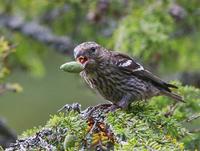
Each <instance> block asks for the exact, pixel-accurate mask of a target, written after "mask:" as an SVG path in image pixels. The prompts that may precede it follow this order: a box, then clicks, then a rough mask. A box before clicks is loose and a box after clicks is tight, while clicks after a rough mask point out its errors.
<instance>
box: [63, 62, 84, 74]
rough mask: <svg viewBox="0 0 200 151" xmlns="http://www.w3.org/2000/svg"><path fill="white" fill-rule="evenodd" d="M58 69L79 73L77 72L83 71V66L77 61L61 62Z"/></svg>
mask: <svg viewBox="0 0 200 151" xmlns="http://www.w3.org/2000/svg"><path fill="white" fill-rule="evenodd" d="M60 69H61V70H63V71H65V72H71V73H79V72H81V71H83V69H84V67H83V66H82V65H81V64H80V63H78V62H75V61H71V62H67V63H65V64H62V65H61V66H60Z"/></svg>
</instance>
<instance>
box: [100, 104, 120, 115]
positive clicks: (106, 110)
mask: <svg viewBox="0 0 200 151" xmlns="http://www.w3.org/2000/svg"><path fill="white" fill-rule="evenodd" d="M121 108H122V107H120V106H118V105H116V104H112V105H111V106H110V107H108V108H107V109H105V111H104V112H105V113H108V112H114V111H116V110H117V109H121Z"/></svg>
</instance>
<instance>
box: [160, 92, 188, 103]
mask: <svg viewBox="0 0 200 151" xmlns="http://www.w3.org/2000/svg"><path fill="white" fill-rule="evenodd" d="M161 93H162V94H164V95H166V96H168V97H170V98H172V99H174V100H175V101H180V102H185V101H184V98H183V97H182V96H180V95H178V94H176V93H173V92H169V91H162V92H161Z"/></svg>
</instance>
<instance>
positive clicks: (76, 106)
mask: <svg viewBox="0 0 200 151" xmlns="http://www.w3.org/2000/svg"><path fill="white" fill-rule="evenodd" d="M62 111H64V112H70V111H76V112H78V113H81V105H80V104H79V103H73V104H65V105H64V106H63V107H62V108H60V109H59V110H58V112H62Z"/></svg>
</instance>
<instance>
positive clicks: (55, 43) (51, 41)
mask: <svg viewBox="0 0 200 151" xmlns="http://www.w3.org/2000/svg"><path fill="white" fill-rule="evenodd" d="M1 27H4V28H7V29H9V30H13V31H18V32H20V33H21V34H23V35H25V36H28V37H30V38H33V39H35V40H37V41H39V42H41V43H43V44H46V45H47V46H51V47H53V48H54V49H55V50H56V51H57V52H60V53H66V54H72V50H73V48H74V43H73V41H72V40H71V39H70V38H69V37H67V36H57V35H55V34H53V33H52V31H51V30H50V29H49V28H47V27H45V26H42V25H40V24H39V23H38V22H36V21H30V22H26V21H25V20H24V19H23V17H21V16H14V15H13V16H10V15H7V14H3V13H2V14H0V28H1Z"/></svg>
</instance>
